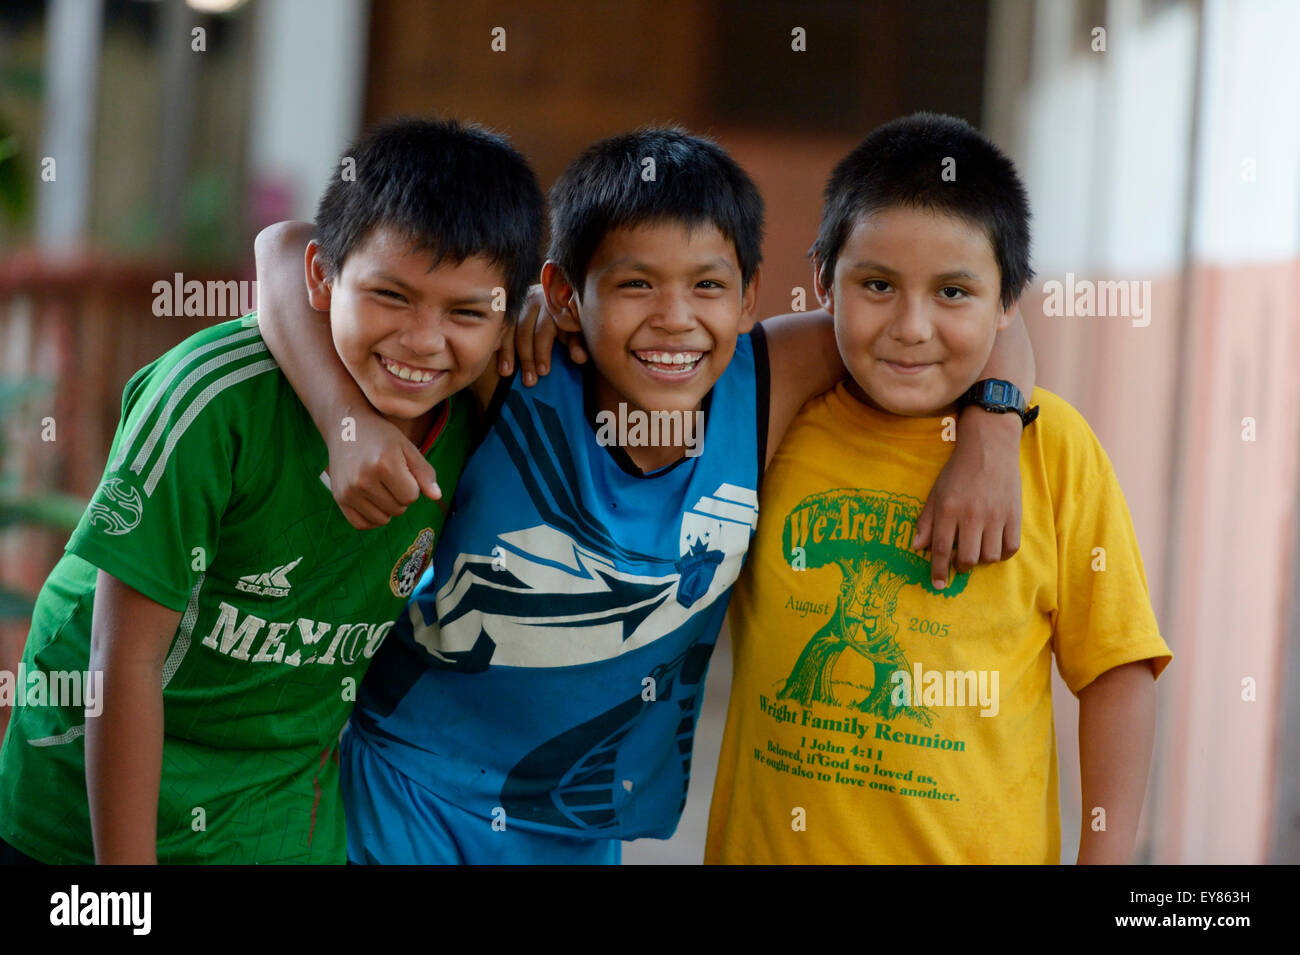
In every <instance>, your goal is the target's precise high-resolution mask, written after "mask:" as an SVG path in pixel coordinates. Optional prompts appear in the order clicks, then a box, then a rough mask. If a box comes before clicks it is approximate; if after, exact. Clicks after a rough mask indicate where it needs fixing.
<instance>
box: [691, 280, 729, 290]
mask: <svg viewBox="0 0 1300 955" xmlns="http://www.w3.org/2000/svg"><path fill="white" fill-rule="evenodd" d="M695 284H696V286H697V287H703V288H706V289H710V290H712V289H724V288H726V286H725V285H723V284H722V283H721V282H719V281H718V280H717V279H700V281H698V282H696V283H695Z"/></svg>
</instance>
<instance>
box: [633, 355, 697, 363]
mask: <svg viewBox="0 0 1300 955" xmlns="http://www.w3.org/2000/svg"><path fill="white" fill-rule="evenodd" d="M701 357H702V356H700V355H688V354H686V353H685V352H645V353H643V355H642V356H641V360H642V361H647V362H652V363H654V364H656V365H694V364H695V363H696V362H698V361H699V360H700V358H701Z"/></svg>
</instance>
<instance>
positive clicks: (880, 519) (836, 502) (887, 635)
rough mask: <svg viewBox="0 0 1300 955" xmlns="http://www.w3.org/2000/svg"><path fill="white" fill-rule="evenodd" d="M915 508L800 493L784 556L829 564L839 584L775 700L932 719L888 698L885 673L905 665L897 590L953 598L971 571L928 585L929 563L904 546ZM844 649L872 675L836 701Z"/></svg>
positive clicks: (870, 494)
mask: <svg viewBox="0 0 1300 955" xmlns="http://www.w3.org/2000/svg"><path fill="white" fill-rule="evenodd" d="M920 513H921V502H920V501H917V500H916V499H915V498H911V497H905V496H903V495H897V494H891V493H889V492H887V491H875V490H868V489H861V488H853V489H839V490H834V491H825V492H823V493H820V494H814V495H811V496H809V497H806V498H804V499H803V501H801V502H800V503H799V505H798V506H797V507H795V508H794V509H793V510H792V511H791V512H790V513H789V514H788V515H787V516H786V521H785V528H784V531H783V533H782V546H783V550H784V552H785V556H786V558H787V560H788V561H790V562H791V564H792V566H796V567H797V566H799V561H801V562H802V563H803V565H804V566H806V568H807V569H810V570H811V569H814V568H817V567H825V566H829V565H831V564H834V565H835V566H837V567H838V568H839V570H840V574H841V582H840V592H839V597H838V599H837V601H836V605H835V611H834V612H833V613H832V614H831V616H830V619H828V620H827V621H826V623H825V624H823V625H822V627H821V628H820V629H819V630H818V631H817V632H816V633H815V634H813V636H812V639H810V640H809V641H808V643H807V644H806V645H805V646H804V648H803V650H802V651H801V652H800V654H799V657H798V659H797V660H796V661H795V663H794V666H793V668H792V669H791V671H790V675H789V676H788V677H787V678H786V680H785V684H784V686H782V688H781V690H780V692H779V693H778V694H777V697H778V699H788V700H794V701H796V702H798V703H799V704H800V705H802V706H805V707H807V706H811V705H812V704H813V703H822V704H825V705H827V706H850V707H852V708H853V709H856V710H860V711H861V712H864V713H871V714H874V715H875V716H879V717H883V718H886V719H892V718H895V717H897V716H900V715H901V716H907V717H910V718H912V719H915V720H917V721H919V722H921V723H922V724H924V725H925V726H930V725H932V724H933V716H932V714H931V713H930V711H929V710H927V709H926V708H924V707H921V706H904V707H899V706H895V705H894V702H893V690H894V688H895V686H896V685H897V684H896V683H895V682H893V681H892V680H891V677H892V675H893V674H894V673H895V672H896V671H898V670H903V671H910V669H911V663H910V661H909V660H908V658H907V655H906V654H905V653H904V652H903V649H902V647H900V646H899V644H898V639H897V638H898V632H899V625H898V620H897V619H896V618H895V613H896V612H897V610H898V595H899V593H900V591H901V590H902V589H903V587H907V586H919V587H922V588H923V589H924V590H927V591H929V592H930V593H932V594H941V595H942V596H944V597H953V596H956V595H957V594H958V593H960V592H961V591H962V590H963V589H964V588H965V586H966V581H967V579H968V578H969V576H970V575H969V574H957V575H956V576H955V578H954V579H953V581H952V582H951V583H950V584H949V585H948V587H947V588H945V589H944V590H935V588H934V586H933V585H932V584H931V582H930V563H929V560H928V559H927V558H926V557H925V556H924V555H921V554H917V553H916V552H915V551H912V550H910V549H908V548H907V546H906V544H907V542H910V541H911V537H912V533H913V531H915V529H916V520H917V518H918V517H919V516H920ZM819 532H820V533H819ZM796 558H798V559H799V560H796ZM846 650H851V651H853V652H854V653H857V654H859V655H860V656H862V657H864V658H865V659H867V660H868V661H869V662H870V663H871V665H872V672H873V675H874V679H873V682H872V686H871V689H870V692H868V694H867V695H866V696H865V697H863V698H862V699H860V700H858V701H856V702H853V703H846V702H844V701H843V700H841V699H840V698H839V696H838V695H837V693H836V687H835V679H834V675H835V665H836V663H838V662H839V659H840V657H841V655H842V654H843V653H844V651H846Z"/></svg>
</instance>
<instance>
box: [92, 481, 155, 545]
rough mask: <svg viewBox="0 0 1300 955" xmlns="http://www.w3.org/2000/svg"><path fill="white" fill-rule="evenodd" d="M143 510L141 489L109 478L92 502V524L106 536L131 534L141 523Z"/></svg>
mask: <svg viewBox="0 0 1300 955" xmlns="http://www.w3.org/2000/svg"><path fill="white" fill-rule="evenodd" d="M143 510H144V502H142V501H141V500H140V490H139V488H135V487H132V486H131V485H129V484H127V483H126V481H124V480H123V479H122V478H109V479H108V480H107V481H105V482H104V483H103V484H101V485H100V488H99V493H98V494H96V495H95V499H94V500H93V501H91V502H90V524H91V526H92V527H98V528H100V529H101V530H102V531H103V532H104V533H105V534H112V535H113V536H117V535H119V534H129V533H131V531H133V530H135V527H136V525H137V524H139V523H140V513H141V511H143Z"/></svg>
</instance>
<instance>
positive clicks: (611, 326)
mask: <svg viewBox="0 0 1300 955" xmlns="http://www.w3.org/2000/svg"><path fill="white" fill-rule="evenodd" d="M546 272H547V278H546V280H545V284H546V285H547V294H548V297H549V299H550V303H551V308H552V311H553V312H555V313H556V314H558V315H559V316H560V317H559V321H560V324H561V325H562V326H565V327H568V328H570V329H573V330H577V329H579V328H580V329H581V331H582V335H583V338H584V339H585V341H586V345H587V348H588V350H589V351H590V353H591V358H592V361H593V362H594V363H595V366H596V371H597V372H598V374H597V386H596V396H595V397H596V402H597V404H598V406H599V407H600V408H601V409H602V410H610V411H616V410H617V406H618V404H619V403H620V402H626V404H627V405H628V409H629V410H641V411H684V412H685V411H694V410H696V409H697V408H699V407H700V403H701V402H702V401H703V400H704V396H705V395H706V394H707V393H708V391H709V389H710V388H712V387H713V385H714V383H715V382H716V381H717V380H718V377H719V376H720V375H721V374H722V372H723V370H724V369H726V367H727V363H728V362H730V361H731V357H732V355H733V354H734V353H735V350H736V338H737V336H738V335H739V334H740V333H742V332H745V331H748V330H749V329H750V328H752V327H753V313H754V302H755V298H756V291H757V278H756V277H755V278H754V279H751V281H750V282H749V285H748V286H747V287H744V288H742V283H741V271H740V265H739V262H738V261H737V258H736V248H735V245H734V244H733V243H732V242H731V240H730V239H728V238H727V237H726V236H725V235H723V233H722V232H721V231H720V230H719V229H718V228H717V226H715V225H713V224H711V223H702V224H700V225H697V226H695V227H693V228H688V227H687V226H685V225H683V224H681V223H678V222H673V221H664V222H651V223H646V224H642V225H638V226H633V227H626V228H617V229H611V230H610V231H609V232H608V233H607V234H606V235H605V237H604V238H603V239H602V240H601V243H600V245H599V246H598V247H597V248H596V251H595V253H594V254H593V255H592V257H591V261H590V263H589V264H588V266H587V276H586V280H585V282H584V283H583V287H582V294H581V295H580V296H574V295H573V294H572V291H573V290H572V289H571V288H569V286H568V285H567V281H566V280H565V279H564V277H563V276H562V275H561V274H559V270H558V269H556V268H555V267H554V266H553V265H548V266H547V270H546Z"/></svg>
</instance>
